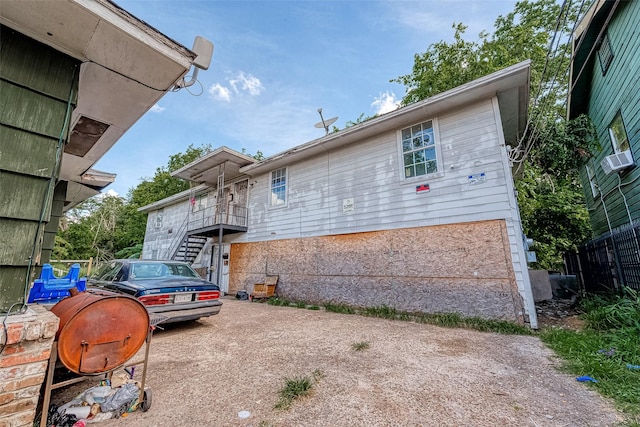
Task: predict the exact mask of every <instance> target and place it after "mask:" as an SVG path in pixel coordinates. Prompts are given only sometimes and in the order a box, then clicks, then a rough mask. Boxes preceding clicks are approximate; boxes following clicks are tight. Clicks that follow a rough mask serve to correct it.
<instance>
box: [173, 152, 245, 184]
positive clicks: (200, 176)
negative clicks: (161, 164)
mask: <svg viewBox="0 0 640 427" xmlns="http://www.w3.org/2000/svg"><path fill="white" fill-rule="evenodd" d="M255 162H256V160H255V159H254V158H253V157H250V156H247V155H246V154H242V153H239V152H237V151H235V150H232V149H230V148H228V147H225V146H222V147H219V148H217V149H215V150H214V151H212V152H211V153H209V154H206V155H204V156H202V157H200V158H199V159H197V160H194V161H193V162H191V163H189V164H188V165H185V166H183V167H182V168H180V169H178V170H176V171H174V172H172V173H171V175H172V176H175V177H178V178H182V179H184V180H187V181H191V182H194V183H196V184H208V185H211V186H214V187H215V186H216V185H217V184H218V166H220V165H224V179H225V182H227V181H232V180H234V179H236V178H239V177H240V176H242V175H243V174H242V172H240V169H241V168H243V167H245V166H248V165H251V164H253V163H255Z"/></svg>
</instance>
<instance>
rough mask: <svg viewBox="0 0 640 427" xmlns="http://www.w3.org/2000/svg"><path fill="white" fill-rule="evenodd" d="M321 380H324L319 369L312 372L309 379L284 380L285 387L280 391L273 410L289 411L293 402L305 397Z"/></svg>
mask: <svg viewBox="0 0 640 427" xmlns="http://www.w3.org/2000/svg"><path fill="white" fill-rule="evenodd" d="M321 378H324V373H323V372H322V371H321V370H320V369H316V370H315V371H313V373H312V374H311V377H309V376H303V377H295V378H285V385H284V387H282V388H281V389H280V392H279V396H280V399H279V400H278V403H276V405H275V406H274V409H289V408H290V407H291V404H292V403H293V401H294V400H296V399H299V398H301V397H304V396H307V395H308V394H309V393H310V392H311V389H312V388H313V385H314V384H315V383H317V382H318V381H319V380H320V379H321Z"/></svg>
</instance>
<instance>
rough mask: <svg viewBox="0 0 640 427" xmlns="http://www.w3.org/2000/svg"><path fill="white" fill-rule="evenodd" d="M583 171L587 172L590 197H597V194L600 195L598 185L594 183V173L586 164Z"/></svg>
mask: <svg viewBox="0 0 640 427" xmlns="http://www.w3.org/2000/svg"><path fill="white" fill-rule="evenodd" d="M585 169H586V171H587V179H588V180H589V186H590V187H591V195H592V196H593V197H594V198H595V197H597V196H598V194H600V189H599V188H598V183H597V182H596V171H595V169H594V168H592V167H591V165H590V164H588V163H587V164H586V165H585Z"/></svg>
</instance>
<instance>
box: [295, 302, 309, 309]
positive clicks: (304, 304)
mask: <svg viewBox="0 0 640 427" xmlns="http://www.w3.org/2000/svg"><path fill="white" fill-rule="evenodd" d="M296 307H297V308H306V307H307V303H306V302H304V301H298V302H296Z"/></svg>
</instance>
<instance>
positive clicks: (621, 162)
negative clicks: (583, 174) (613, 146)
mask: <svg viewBox="0 0 640 427" xmlns="http://www.w3.org/2000/svg"><path fill="white" fill-rule="evenodd" d="M600 165H601V166H602V170H603V171H604V173H606V174H607V175H609V174H610V173H611V172H614V171H619V170H622V169H626V168H628V167H629V166H633V156H632V155H631V150H627V151H623V152H622V153H616V154H612V155H611V156H607V157H605V158H604V159H603V160H602V162H601V163H600Z"/></svg>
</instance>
